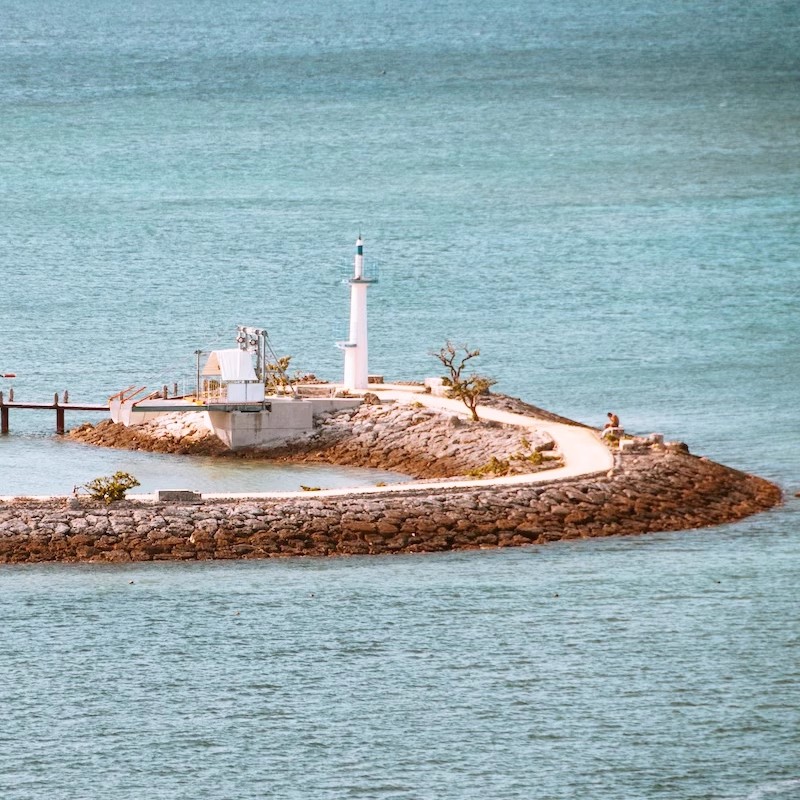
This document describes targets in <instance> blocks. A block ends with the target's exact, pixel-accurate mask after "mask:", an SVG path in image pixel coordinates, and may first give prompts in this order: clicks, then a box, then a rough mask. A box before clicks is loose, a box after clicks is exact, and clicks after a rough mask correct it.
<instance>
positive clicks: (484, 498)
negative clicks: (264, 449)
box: [0, 451, 781, 563]
mask: <svg viewBox="0 0 800 800" xmlns="http://www.w3.org/2000/svg"><path fill="white" fill-rule="evenodd" d="M780 499H781V493H780V490H779V489H778V488H777V487H776V486H774V485H773V484H771V483H769V482H767V481H765V480H763V479H761V478H757V477H754V476H751V475H746V474H744V473H741V472H738V471H736V470H732V469H729V468H727V467H724V466H722V465H720V464H716V463H714V462H711V461H707V460H705V459H702V458H696V457H694V456H690V455H686V454H683V453H678V452H668V451H661V452H653V453H647V454H641V455H625V456H621V457H620V466H619V468H617V469H615V470H614V471H613V474H610V475H606V476H602V477H593V478H583V479H580V480H574V481H570V482H567V483H557V482H551V483H549V484H542V483H537V484H507V485H502V484H500V485H498V484H493V485H490V484H486V485H478V486H475V487H468V488H457V487H452V486H451V487H448V486H447V484H442V487H441V489H437V490H435V491H431V490H430V489H425V490H414V489H413V488H409V490H408V491H401V492H386V493H381V494H349V495H341V496H328V497H324V498H321V497H315V496H314V495H311V494H310V495H309V496H308V497H305V496H304V497H297V498H292V499H283V500H282V499H270V500H259V501H225V502H222V501H210V500H209V501H200V502H198V503H185V504H176V503H172V504H167V503H137V502H134V501H123V502H121V503H116V504H113V505H111V506H105V505H103V504H99V503H94V502H90V501H89V500H87V499H81V501H80V502H79V503H78V504H76V502H75V501H74V500H71V501H68V502H67V503H65V501H63V500H62V501H49V502H44V501H41V502H37V501H34V500H24V499H17V500H14V501H9V502H5V503H0V562H7V563H20V562H38V561H100V562H126V561H150V560H178V559H187V560H188V559H211V558H215V559H230V558H269V557H281V556H329V555H351V554H372V553H387V554H388V553H417V552H433V551H442V550H456V549H470V548H482V547H507V546H516V545H529V544H543V543H546V542H551V541H556V540H559V539H574V538H591V537H595V536H611V535H620V534H640V533H647V532H654V531H667V530H680V529H688V528H697V527H701V526H705V525H714V524H719V523H723V522H731V521H734V520H737V519H740V518H742V517H745V516H747V515H749V514H753V513H755V512H757V511H763V510H765V509H767V508H770V507H771V506H774V505H776V504H777V503H779V502H780ZM76 506H77V507H76Z"/></svg>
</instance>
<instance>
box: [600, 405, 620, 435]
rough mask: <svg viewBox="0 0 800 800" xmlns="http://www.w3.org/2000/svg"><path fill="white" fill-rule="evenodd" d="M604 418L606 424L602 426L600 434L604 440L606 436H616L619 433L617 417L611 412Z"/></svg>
mask: <svg viewBox="0 0 800 800" xmlns="http://www.w3.org/2000/svg"><path fill="white" fill-rule="evenodd" d="M606 416H607V417H608V422H606V424H605V425H603V432H602V433H601V434H600V435H601V436H602V437H603V438H604V439H605V438H606V437H607V436H617V435H618V434H619V432H620V427H619V417H618V416H617V415H616V414H614V413H612V412H611V411H609V412H608V414H607V415H606Z"/></svg>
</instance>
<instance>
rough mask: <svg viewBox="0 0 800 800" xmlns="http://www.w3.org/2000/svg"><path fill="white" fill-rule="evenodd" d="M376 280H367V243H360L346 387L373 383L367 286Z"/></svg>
mask: <svg viewBox="0 0 800 800" xmlns="http://www.w3.org/2000/svg"><path fill="white" fill-rule="evenodd" d="M370 283H372V281H371V280H370V279H369V278H365V277H364V242H363V241H362V239H361V237H360V236H359V237H358V239H357V240H356V257H355V264H354V270H353V277H352V278H351V279H350V338H349V339H348V341H347V342H345V343H344V344H343V345H342V349H343V350H344V388H345V389H349V390H357V389H366V388H367V386H368V380H369V369H368V350H367V287H368V286H369V284H370Z"/></svg>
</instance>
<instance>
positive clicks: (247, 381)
mask: <svg viewBox="0 0 800 800" xmlns="http://www.w3.org/2000/svg"><path fill="white" fill-rule="evenodd" d="M202 375H203V378H204V381H203V395H204V397H205V399H207V400H211V399H213V400H214V401H215V402H217V403H260V402H262V401H263V400H264V383H263V381H261V380H259V378H258V376H257V375H256V371H255V369H254V367H253V357H252V356H251V355H250V353H248V352H246V351H245V350H240V349H238V348H233V349H231V350H212V351H211V355H209V357H208V361H206V365H205V367H203V372H202Z"/></svg>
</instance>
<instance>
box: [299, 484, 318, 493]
mask: <svg viewBox="0 0 800 800" xmlns="http://www.w3.org/2000/svg"><path fill="white" fill-rule="evenodd" d="M300 488H301V489H302V490H303V491H304V492H319V491H321V490H320V487H319V486H304V485H303V484H302V483H301V484H300Z"/></svg>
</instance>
